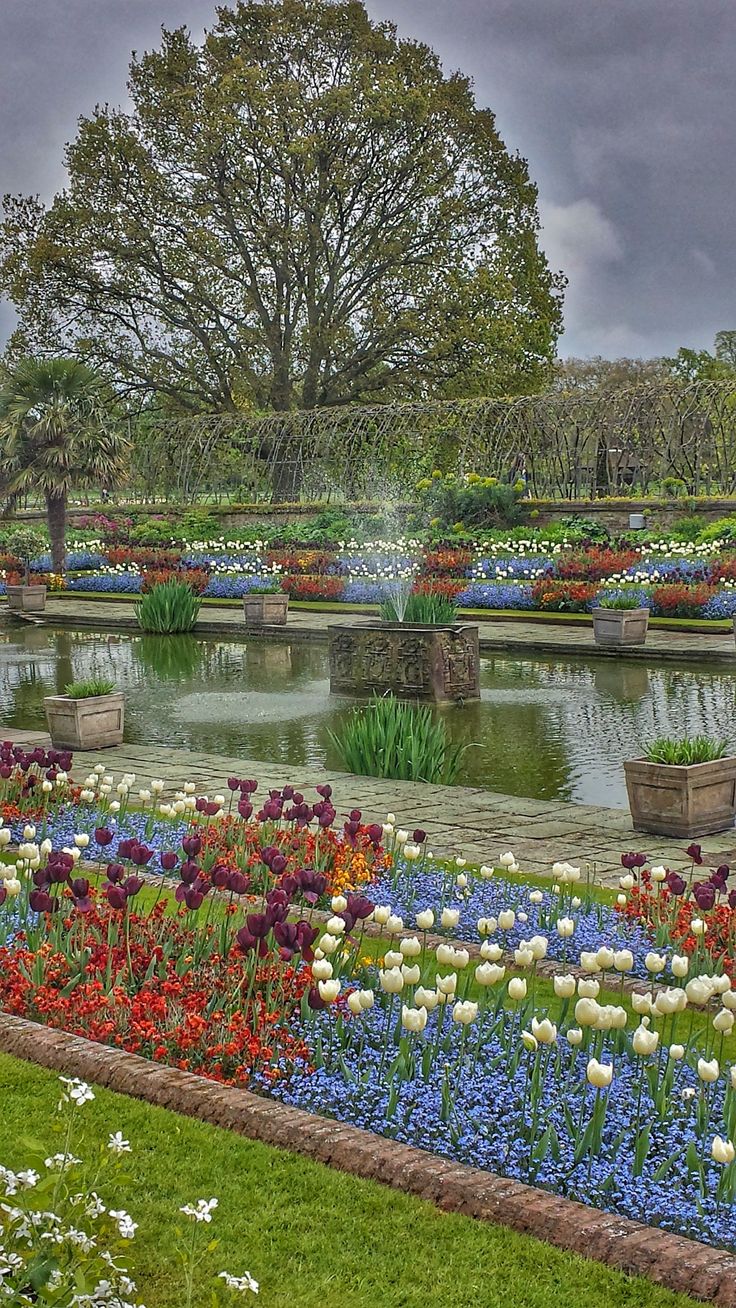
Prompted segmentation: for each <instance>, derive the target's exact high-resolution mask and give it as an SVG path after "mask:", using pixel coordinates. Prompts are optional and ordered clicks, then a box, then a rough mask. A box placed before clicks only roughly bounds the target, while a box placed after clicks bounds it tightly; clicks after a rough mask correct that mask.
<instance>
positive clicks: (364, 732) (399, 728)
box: [328, 695, 468, 786]
mask: <svg viewBox="0 0 736 1308" xmlns="http://www.w3.org/2000/svg"><path fill="white" fill-rule="evenodd" d="M328 734H329V737H330V740H331V741H332V743H333V745H334V746H335V749H336V750H337V752H338V755H339V757H340V763H341V766H342V767H343V768H345V770H346V771H347V772H353V773H356V774H358V775H360V776H366V777H387V778H391V779H392V780H396V781H425V782H430V783H432V784H434V785H445V786H451V785H452V784H453V782H454V781H455V780H456V778H457V774H458V771H459V768H460V762H461V759H462V756H463V753H464V752H465V750H466V749H467V748H468V746H467V745H453V744H452V742H451V740H450V736H449V732H448V730H447V727H446V725H445V723H444V722H443V721H442V720H441V719H437V718H435V717H434V715H433V713H432V710H431V709H430V708H426V707H424V706H421V705H418V704H405V703H403V702H402V701H401V700H398V699H396V698H395V696H393V695H386V696H384V697H383V698H381V697H379V696H374V697H373V699H371V701H370V703H368V704H366V705H364V706H363V707H361V708H357V709H354V710H353V712H352V713H351V715H350V717H349V718H348V719H347V720H346V721H345V722H344V723H343V724H342V726H341V727H340V728H339V730H338V731H336V732H335V731H330V732H329V733H328Z"/></svg>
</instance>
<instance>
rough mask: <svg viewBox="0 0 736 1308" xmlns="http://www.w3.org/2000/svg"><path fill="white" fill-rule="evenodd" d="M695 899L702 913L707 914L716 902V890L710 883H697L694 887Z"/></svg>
mask: <svg viewBox="0 0 736 1308" xmlns="http://www.w3.org/2000/svg"><path fill="white" fill-rule="evenodd" d="M693 899H694V900H695V903H696V904H697V906H698V908H699V909H700V910H701V911H702V912H707V910H708V909H709V908H712V907H713V905H714V904H715V902H716V888H715V886H712V885H711V883H710V882H709V881H696V882H695V885H694V886H693Z"/></svg>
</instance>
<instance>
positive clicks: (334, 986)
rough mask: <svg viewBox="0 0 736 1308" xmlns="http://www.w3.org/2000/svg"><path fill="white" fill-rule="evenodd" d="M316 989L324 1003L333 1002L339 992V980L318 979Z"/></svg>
mask: <svg viewBox="0 0 736 1308" xmlns="http://www.w3.org/2000/svg"><path fill="white" fill-rule="evenodd" d="M317 989H318V990H319V995H320V999H323V1000H324V1002H325V1003H326V1004H334V1002H335V1000H336V999H337V996H338V995H339V993H340V982H339V981H338V980H334V979H333V980H330V981H318V982H317Z"/></svg>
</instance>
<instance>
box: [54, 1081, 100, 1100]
mask: <svg viewBox="0 0 736 1308" xmlns="http://www.w3.org/2000/svg"><path fill="white" fill-rule="evenodd" d="M59 1080H60V1081H61V1084H62V1085H63V1086H65V1087H66V1088H65V1090H63V1091H62V1095H61V1100H60V1106H61V1105H62V1104H70V1103H71V1104H75V1105H76V1107H77V1108H81V1107H82V1105H83V1104H89V1103H91V1101H92V1100H93V1099H94V1097H95V1096H94V1094H93V1092H92V1090H91V1089H90V1087H89V1086H88V1085H87V1082H86V1081H80V1079H79V1077H77V1076H60V1077H59Z"/></svg>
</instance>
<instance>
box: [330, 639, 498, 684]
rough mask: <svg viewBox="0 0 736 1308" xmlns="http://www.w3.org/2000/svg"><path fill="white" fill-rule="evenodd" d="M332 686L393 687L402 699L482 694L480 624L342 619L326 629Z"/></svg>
mask: <svg viewBox="0 0 736 1308" xmlns="http://www.w3.org/2000/svg"><path fill="white" fill-rule="evenodd" d="M327 632H328V639H329V653H330V690H331V691H334V692H337V693H340V694H343V695H370V694H372V693H373V692H374V691H376V692H377V693H378V694H379V695H380V694H384V693H386V692H387V691H390V692H393V694H394V695H398V696H399V697H400V698H401V699H423V700H433V701H435V702H436V703H446V702H448V701H453V700H468V699H480V680H479V656H478V628H477V627H475V626H471V625H469V624H465V623H457V624H454V625H452V626H445V627H439V626H437V627H434V626H432V627H429V626H423V625H420V624H419V623H413V622H365V623H339V624H336V625H334V626H330V627H328V629H327Z"/></svg>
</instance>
